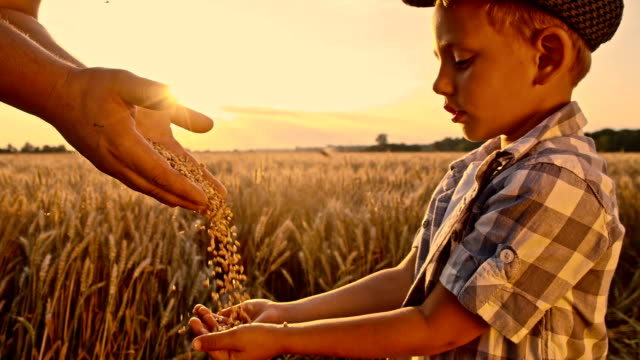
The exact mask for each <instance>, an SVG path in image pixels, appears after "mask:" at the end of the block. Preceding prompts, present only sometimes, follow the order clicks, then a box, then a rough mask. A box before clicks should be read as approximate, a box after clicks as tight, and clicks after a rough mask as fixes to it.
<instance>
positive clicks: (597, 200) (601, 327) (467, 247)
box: [404, 102, 624, 359]
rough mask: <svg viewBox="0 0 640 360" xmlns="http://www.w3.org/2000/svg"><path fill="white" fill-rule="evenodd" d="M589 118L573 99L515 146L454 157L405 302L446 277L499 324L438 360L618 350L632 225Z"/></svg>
mask: <svg viewBox="0 0 640 360" xmlns="http://www.w3.org/2000/svg"><path fill="white" fill-rule="evenodd" d="M585 124H586V119H585V117H584V116H583V115H582V112H581V110H580V108H579V107H578V105H577V104H576V103H575V102H572V103H569V104H568V105H566V106H565V107H563V108H562V109H561V110H559V111H558V112H556V113H554V114H553V115H551V116H550V117H548V118H547V119H545V120H544V121H543V122H541V123H540V124H539V125H538V126H537V127H535V128H534V129H532V130H531V131H530V132H529V133H527V134H526V135H525V136H523V137H522V138H520V139H519V140H517V141H515V142H514V143H512V144H511V145H509V146H508V147H506V148H505V149H502V150H501V149H500V139H499V138H496V139H493V140H490V141H488V142H487V143H486V144H484V145H483V146H482V147H480V148H479V149H477V150H475V151H473V152H471V153H470V154H468V155H467V156H465V157H463V158H461V159H459V160H457V161H455V162H453V163H452V164H451V168H450V171H449V172H448V173H447V174H446V175H445V177H444V178H443V180H442V181H441V183H440V184H439V185H438V187H437V188H436V190H435V191H434V193H433V196H432V198H431V201H430V203H429V207H428V209H427V213H426V216H425V218H424V221H423V226H422V228H421V229H420V231H419V232H418V234H416V239H415V241H414V246H415V247H418V261H417V265H416V277H415V282H414V284H413V285H412V288H411V290H410V291H409V293H408V295H407V298H406V300H405V304H404V306H415V305H419V304H421V303H422V302H424V300H425V298H426V297H427V296H428V294H429V293H430V292H431V291H432V290H433V287H434V285H435V283H436V282H437V281H440V282H441V283H442V284H443V285H444V286H445V287H446V288H447V289H448V290H449V291H451V292H452V293H453V294H454V295H455V296H456V297H457V298H458V300H459V301H460V303H461V304H462V305H463V306H464V307H466V308H467V309H468V310H469V311H471V312H473V313H476V314H478V315H480V316H481V317H482V318H483V319H484V320H485V321H486V322H487V323H488V324H489V325H490V326H491V329H490V330H489V331H488V332H487V333H485V334H484V335H482V336H480V337H478V338H476V339H475V340H473V341H471V342H470V343H468V344H466V345H464V346H462V347H460V348H457V349H454V350H451V351H449V352H446V353H443V354H440V355H437V356H432V357H431V358H433V359H604V358H605V357H606V354H607V346H608V340H607V331H606V327H605V313H606V309H607V295H608V292H609V286H610V283H611V278H612V277H613V273H614V270H615V267H616V265H617V262H618V257H619V254H620V250H621V246H622V238H623V235H624V228H623V226H622V225H621V224H620V221H619V219H618V207H617V203H616V196H615V185H614V183H613V181H612V180H611V178H609V177H608V176H607V174H606V164H605V162H604V160H603V159H602V158H600V157H599V156H598V155H597V153H596V150H595V146H594V143H593V141H592V140H591V139H589V138H588V137H585V136H584V134H583V132H582V128H583V127H584V125H585ZM426 336H428V335H426Z"/></svg>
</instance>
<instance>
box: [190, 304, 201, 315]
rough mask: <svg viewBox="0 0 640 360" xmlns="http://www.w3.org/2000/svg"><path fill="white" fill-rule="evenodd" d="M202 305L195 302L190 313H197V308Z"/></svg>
mask: <svg viewBox="0 0 640 360" xmlns="http://www.w3.org/2000/svg"><path fill="white" fill-rule="evenodd" d="M203 306H204V305H202V304H196V306H194V307H193V311H192V313H193V314H197V313H198V310H199V309H200V308H201V307H203Z"/></svg>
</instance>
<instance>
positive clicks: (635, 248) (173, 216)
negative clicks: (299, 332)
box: [0, 153, 640, 359]
mask: <svg viewBox="0 0 640 360" xmlns="http://www.w3.org/2000/svg"><path fill="white" fill-rule="evenodd" d="M325 155H326V154H325ZM458 156H460V154H437V153H402V154H398V153H393V154H391V153H380V154H358V153H335V154H333V155H331V156H323V155H322V154H320V153H217V154H198V157H199V159H200V160H201V161H203V162H204V163H205V164H206V165H207V166H208V168H209V169H210V170H211V172H212V173H214V174H216V176H218V177H219V178H220V179H221V181H222V182H223V183H224V184H225V185H226V186H227V188H228V190H229V206H230V207H231V209H232V210H233V212H234V214H235V225H236V226H237V229H238V230H237V232H238V240H239V241H240V242H241V244H242V248H241V255H242V259H243V260H244V265H245V269H246V271H245V272H246V275H247V277H248V281H247V283H246V287H247V289H248V291H249V293H250V295H251V296H252V297H263V298H271V299H277V300H281V301H285V300H292V299H297V298H300V297H304V296H308V295H311V294H316V293H319V292H323V291H326V290H329V289H333V288H336V287H339V286H342V285H344V284H347V283H349V282H351V281H353V280H355V279H358V278H360V277H362V276H364V275H367V274H369V273H371V272H373V271H376V270H379V269H382V268H386V267H390V266H393V265H395V264H397V263H398V262H399V261H400V260H401V259H402V258H403V257H404V256H405V255H406V253H407V252H408V251H409V249H410V247H411V241H412V236H413V234H414V233H415V230H416V229H417V228H418V226H419V224H420V220H421V218H422V215H423V212H424V209H425V208H426V204H427V201H428V200H429V197H430V194H431V192H432V190H433V189H434V188H435V186H436V185H437V183H438V182H439V180H440V178H441V177H442V176H443V175H444V173H445V171H446V169H447V164H448V163H450V162H451V161H452V160H454V159H455V158H456V157H458ZM605 157H606V158H607V160H608V161H609V170H610V174H611V175H612V177H613V178H614V179H615V180H616V182H617V185H618V195H619V197H618V200H619V204H620V216H621V219H622V221H623V223H624V224H625V226H626V228H627V234H626V238H625V241H626V244H625V247H624V249H623V255H622V258H621V261H620V265H619V268H618V271H617V273H616V276H615V279H614V284H613V286H612V290H611V295H610V299H609V301H610V309H609V312H608V314H607V321H608V325H609V331H610V354H611V356H610V358H612V359H637V358H640V313H639V310H638V307H637V305H636V304H637V303H638V301H640V270H638V268H637V264H638V262H639V261H640V225H639V224H640V206H639V205H638V204H640V154H606V155H605ZM203 223H204V219H203V218H202V217H201V216H200V215H198V214H195V213H192V212H189V211H186V210H181V209H172V208H168V207H165V206H162V205H161V204H159V203H157V202H155V201H153V200H151V199H148V198H145V197H144V196H142V195H139V194H137V193H135V192H133V191H130V190H129V189H126V188H124V187H123V186H122V185H120V184H119V183H118V182H117V181H115V180H113V179H111V178H109V177H108V176H106V175H103V174H101V173H99V172H98V171H97V170H95V169H94V168H93V167H92V166H91V165H90V164H89V163H88V162H87V161H86V160H84V159H82V158H81V157H80V156H78V155H75V154H57V155H24V154H20V155H2V156H0V359H187V358H196V359H201V358H202V356H201V355H200V354H195V353H190V352H189V348H190V340H191V338H190V337H189V335H188V334H187V335H181V334H179V330H180V328H181V327H182V326H184V325H185V324H186V321H187V319H188V317H189V311H190V309H191V307H192V306H193V305H194V304H196V303H205V304H209V305H210V304H211V297H210V293H211V289H210V288H208V287H207V286H205V284H206V280H207V277H208V274H209V273H211V269H210V267H209V265H208V264H207V262H208V260H209V259H208V255H207V254H208V253H207V250H206V248H207V246H208V238H207V234H206V230H203V229H202V225H203Z"/></svg>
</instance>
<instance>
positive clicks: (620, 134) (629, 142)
mask: <svg viewBox="0 0 640 360" xmlns="http://www.w3.org/2000/svg"><path fill="white" fill-rule="evenodd" d="M585 135H586V136H588V137H590V138H592V139H593V141H594V142H595V143H596V149H597V150H598V151H600V152H640V129H637V130H631V129H624V130H612V129H603V130H599V131H596V132H592V133H585ZM482 144H483V143H482V142H471V141H469V140H467V139H465V138H450V137H447V138H444V139H442V140H439V141H436V142H433V143H431V144H424V145H422V144H414V145H407V144H404V143H399V144H394V143H389V142H388V137H387V134H384V133H382V134H379V135H378V136H377V137H376V145H372V146H366V147H360V148H361V149H360V151H389V152H397V151H406V152H415V151H424V152H469V151H471V150H474V149H476V148H478V147H480V146H481V145H482ZM336 149H337V150H338V151H349V147H348V146H346V147H345V146H337V147H336Z"/></svg>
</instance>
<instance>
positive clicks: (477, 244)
mask: <svg viewBox="0 0 640 360" xmlns="http://www.w3.org/2000/svg"><path fill="white" fill-rule="evenodd" d="M481 209H482V210H481V211H482V215H481V216H480V217H478V218H477V221H475V223H474V225H473V227H472V228H471V229H472V231H471V232H470V233H468V235H467V236H465V237H464V238H463V239H462V240H461V241H460V244H458V246H456V247H455V249H454V250H453V252H452V254H451V256H450V257H449V260H448V262H447V264H446V266H445V268H444V269H443V272H442V274H441V276H440V281H441V282H442V284H443V285H444V286H445V287H446V288H447V289H448V290H449V291H451V292H452V293H453V294H455V295H456V296H457V297H458V299H459V301H460V302H461V304H462V305H463V306H465V307H466V308H467V309H468V310H469V311H471V312H473V313H476V314H478V315H480V316H481V317H482V318H483V319H484V320H485V321H486V322H487V323H488V324H489V325H490V326H491V327H493V328H494V329H496V330H497V331H499V332H500V333H501V334H502V335H504V336H505V337H507V338H509V339H510V340H512V341H514V342H516V343H517V342H519V341H520V340H521V339H522V338H523V337H524V336H525V335H526V334H527V333H528V332H529V331H530V330H531V329H532V327H533V326H534V325H535V324H536V323H537V322H538V321H539V320H540V319H541V317H542V316H543V314H544V312H545V311H546V310H548V309H549V308H550V307H551V306H552V305H553V304H554V303H556V302H557V301H558V300H559V299H560V298H561V297H562V296H563V295H565V294H566V293H567V292H568V291H569V290H570V289H571V288H572V287H573V286H574V285H575V284H576V283H577V282H578V281H579V280H580V279H581V278H582V277H583V276H584V275H585V274H586V273H587V271H588V270H589V269H590V268H592V267H593V265H594V264H595V263H596V262H597V260H598V259H599V258H600V257H601V256H602V254H603V253H604V252H605V251H606V250H607V248H608V247H609V240H608V239H609V237H608V234H607V230H606V229H607V228H606V220H605V215H606V214H605V210H604V208H603V206H602V205H601V203H600V201H599V200H598V198H597V197H596V196H595V195H594V193H593V191H592V190H591V188H590V187H589V186H588V185H587V183H586V182H585V181H584V180H582V179H581V178H579V177H578V176H577V175H575V174H574V173H573V172H571V171H570V170H568V169H566V168H562V167H559V166H557V165H554V164H547V163H538V164H533V165H528V166H525V167H523V168H521V169H519V170H516V171H514V173H512V174H510V175H509V176H508V178H507V179H506V181H505V185H504V187H503V188H502V189H501V190H500V191H498V192H497V193H496V194H495V195H493V196H492V197H491V198H489V200H488V201H487V202H486V203H485V204H483V205H482V208H481Z"/></svg>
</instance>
